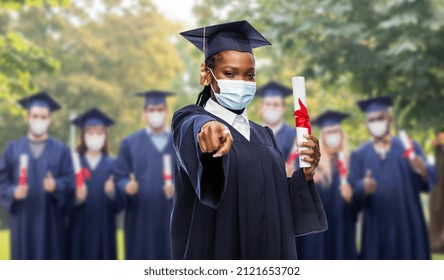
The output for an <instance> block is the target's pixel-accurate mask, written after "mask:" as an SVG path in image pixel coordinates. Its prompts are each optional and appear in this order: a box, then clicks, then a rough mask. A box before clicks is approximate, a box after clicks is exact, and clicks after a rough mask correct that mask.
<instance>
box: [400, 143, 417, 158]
mask: <svg viewBox="0 0 444 280" xmlns="http://www.w3.org/2000/svg"><path fill="white" fill-rule="evenodd" d="M413 152H415V150H414V149H413V142H412V141H411V140H410V146H409V148H408V149H406V150H405V151H404V153H403V154H402V157H403V158H410V155H411V154H412V153H413Z"/></svg>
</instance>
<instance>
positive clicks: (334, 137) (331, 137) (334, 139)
mask: <svg viewBox="0 0 444 280" xmlns="http://www.w3.org/2000/svg"><path fill="white" fill-rule="evenodd" d="M325 144H327V146H328V147H329V148H332V149H336V148H338V147H339V146H340V145H341V134H340V133H331V134H328V135H327V136H325Z"/></svg>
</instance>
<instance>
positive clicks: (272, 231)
mask: <svg viewBox="0 0 444 280" xmlns="http://www.w3.org/2000/svg"><path fill="white" fill-rule="evenodd" d="M181 35H183V36H184V37H185V38H186V39H188V40H189V41H190V42H192V43H193V44H194V45H195V46H197V47H198V48H199V49H200V50H202V51H204V54H205V64H204V65H202V68H201V82H202V84H203V85H205V88H204V90H203V91H202V92H201V93H200V94H199V97H198V101H197V103H198V105H190V106H186V107H184V108H182V109H180V110H179V111H177V112H176V113H175V114H174V117H173V123H172V128H173V137H174V145H175V149H176V151H177V160H178V164H180V165H179V166H178V168H177V169H176V196H175V199H174V210H173V215H172V223H171V226H172V229H171V240H172V254H173V258H174V259H295V258H296V248H295V239H294V236H296V235H301V234H307V233H311V232H316V231H322V230H325V229H326V228H327V224H326V219H325V213H324V210H323V208H322V204H321V201H320V199H319V196H318V193H317V191H316V187H315V186H314V183H313V179H312V178H313V174H314V170H315V168H316V166H317V163H318V161H319V157H320V152H319V147H318V145H317V139H316V138H315V137H313V136H311V137H310V138H309V139H310V140H312V141H310V142H307V143H306V144H305V145H306V146H307V147H308V150H307V151H304V154H305V155H307V161H308V162H310V163H311V167H310V168H306V169H304V170H302V169H300V170H298V171H296V172H294V173H293V176H292V177H291V178H287V176H286V173H285V162H284V159H283V157H282V154H281V153H280V151H279V146H278V145H277V143H276V140H275V138H274V136H273V132H272V131H271V129H269V128H264V127H263V126H261V125H258V124H256V123H254V122H251V121H249V120H248V113H247V109H246V108H245V106H247V105H248V103H249V102H251V100H252V97H253V96H252V91H253V90H252V88H253V87H254V85H255V71H256V69H255V62H254V56H253V54H252V48H255V47H260V46H265V45H270V43H269V42H268V41H267V40H266V39H265V38H264V37H263V36H262V35H261V34H260V33H258V32H257V31H256V30H255V29H254V28H253V27H252V26H251V25H250V24H249V23H248V22H246V21H239V22H231V23H225V24H220V25H214V26H208V27H205V28H199V29H195V30H191V31H186V32H183V33H181Z"/></svg>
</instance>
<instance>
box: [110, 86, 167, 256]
mask: <svg viewBox="0 0 444 280" xmlns="http://www.w3.org/2000/svg"><path fill="white" fill-rule="evenodd" d="M171 95H173V94H172V93H170V92H164V91H158V90H153V91H147V92H143V93H139V94H138V96H140V97H142V98H144V99H145V106H144V116H145V119H146V122H147V126H146V127H145V128H143V129H141V130H139V131H137V132H135V133H134V134H132V135H130V136H128V137H127V138H125V139H124V140H123V141H122V142H121V144H120V149H119V156H118V159H117V164H116V167H115V169H114V173H115V182H116V185H117V190H118V192H120V193H121V194H122V195H123V196H124V203H125V256H126V259H132V260H133V259H139V260H141V259H153V260H156V259H170V258H171V253H170V242H169V240H170V237H169V232H170V231H169V229H170V226H169V225H170V215H171V208H172V198H173V196H174V185H173V183H172V178H171V174H167V173H168V172H167V173H166V170H165V166H168V165H170V168H168V169H170V170H174V167H173V165H174V162H175V152H174V148H173V142H172V137H171V130H170V129H169V128H168V127H167V117H168V108H167V104H166V98H167V97H168V96H171ZM165 161H169V162H165Z"/></svg>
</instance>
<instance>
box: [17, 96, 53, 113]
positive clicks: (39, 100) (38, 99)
mask: <svg viewBox="0 0 444 280" xmlns="http://www.w3.org/2000/svg"><path fill="white" fill-rule="evenodd" d="M17 103H18V104H20V105H21V106H22V107H23V108H25V109H26V110H29V109H31V108H32V107H44V108H48V109H49V111H50V112H54V111H57V110H59V109H60V108H61V106H60V105H59V104H58V103H57V102H56V101H55V100H54V99H52V98H51V96H49V94H48V93H46V92H44V91H42V92H39V93H36V94H33V95H31V96H28V97H25V98H22V99H20V100H18V101H17Z"/></svg>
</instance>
